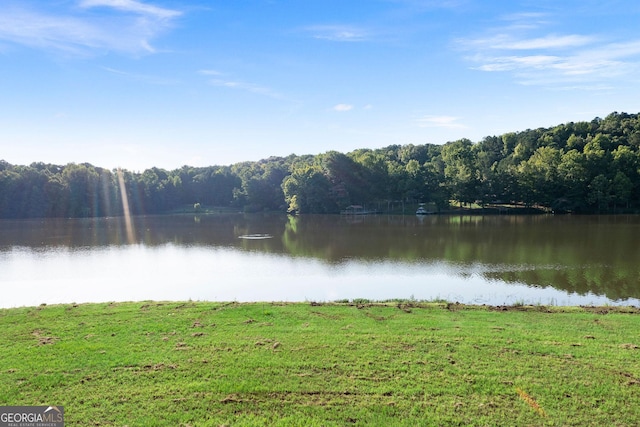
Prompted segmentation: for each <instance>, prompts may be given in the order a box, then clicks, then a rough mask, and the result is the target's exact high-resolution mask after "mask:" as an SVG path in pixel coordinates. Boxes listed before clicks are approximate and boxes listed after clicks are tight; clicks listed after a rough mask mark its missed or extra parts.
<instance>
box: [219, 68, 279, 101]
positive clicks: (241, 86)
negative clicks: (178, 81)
mask: <svg viewBox="0 0 640 427" xmlns="http://www.w3.org/2000/svg"><path fill="white" fill-rule="evenodd" d="M214 75H222V73H220V74H214ZM209 84H211V85H213V86H219V87H225V88H229V89H237V90H242V91H246V92H250V93H254V94H256V95H263V96H267V97H269V98H273V99H284V96H283V95H282V94H280V93H278V92H276V91H274V90H273V89H270V88H268V87H265V86H260V85H257V84H254V83H248V82H244V81H240V80H225V79H211V80H209Z"/></svg>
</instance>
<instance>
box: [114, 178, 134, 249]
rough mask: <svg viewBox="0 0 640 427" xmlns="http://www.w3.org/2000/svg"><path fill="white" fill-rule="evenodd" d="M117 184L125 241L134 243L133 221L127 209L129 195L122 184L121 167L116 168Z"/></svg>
mask: <svg viewBox="0 0 640 427" xmlns="http://www.w3.org/2000/svg"><path fill="white" fill-rule="evenodd" d="M118 184H119V186H120V196H121V198H122V209H123V211H124V225H125V228H126V229H127V242H128V243H130V244H131V243H135V238H134V236H133V221H131V211H130V210H129V196H127V187H126V186H125V184H124V174H123V173H122V169H118Z"/></svg>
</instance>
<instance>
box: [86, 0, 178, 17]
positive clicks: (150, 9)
mask: <svg viewBox="0 0 640 427" xmlns="http://www.w3.org/2000/svg"><path fill="white" fill-rule="evenodd" d="M80 7H84V8H90V7H112V8H114V9H118V10H122V11H124V12H133V13H138V14H142V15H148V16H153V17H156V18H159V19H170V18H175V17H178V16H180V15H182V12H179V11H177V10H171V9H164V8H161V7H158V6H153V5H151V4H147V3H143V2H139V1H135V0H82V1H81V2H80Z"/></svg>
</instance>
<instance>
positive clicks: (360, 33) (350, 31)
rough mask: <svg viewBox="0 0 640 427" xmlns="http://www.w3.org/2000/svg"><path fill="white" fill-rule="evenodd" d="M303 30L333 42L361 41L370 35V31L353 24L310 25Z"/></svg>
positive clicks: (367, 38) (315, 36) (312, 35)
mask: <svg viewBox="0 0 640 427" xmlns="http://www.w3.org/2000/svg"><path fill="white" fill-rule="evenodd" d="M303 30H304V31H305V32H306V33H308V34H310V35H311V37H313V38H316V39H321V40H329V41H334V42H362V41H366V40H369V39H370V38H371V36H372V34H371V32H369V31H367V30H365V29H364V28H361V27H357V26H354V25H312V26H309V27H305V28H304V29H303Z"/></svg>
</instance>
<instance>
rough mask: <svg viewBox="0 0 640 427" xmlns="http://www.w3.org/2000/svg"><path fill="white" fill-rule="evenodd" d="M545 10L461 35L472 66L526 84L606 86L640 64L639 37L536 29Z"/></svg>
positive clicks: (460, 44)
mask: <svg viewBox="0 0 640 427" xmlns="http://www.w3.org/2000/svg"><path fill="white" fill-rule="evenodd" d="M543 18H546V15H543V14H537V13H535V14H527V13H522V14H517V15H511V16H509V17H505V18H504V20H505V21H508V22H509V25H508V26H506V27H501V28H497V29H493V30H489V31H488V32H489V33H493V34H489V35H486V36H483V37H476V38H467V39H459V40H457V41H456V44H457V46H458V47H460V48H461V49H463V50H464V51H467V52H471V54H470V55H467V57H466V58H467V59H468V60H469V61H471V62H473V63H475V64H476V65H475V66H473V68H474V69H476V70H480V71H486V72H507V73H510V74H512V75H513V77H514V79H515V81H516V82H518V83H520V84H524V85H541V86H548V87H558V86H562V87H571V88H573V87H582V88H585V89H586V88H588V89H592V90H593V89H594V88H603V87H605V88H610V84H609V82H612V79H613V78H614V77H615V78H621V77H624V76H629V77H633V75H635V74H637V72H638V70H639V69H640V40H632V41H628V42H624V43H616V42H611V41H608V40H604V39H602V38H601V37H596V36H593V35H583V34H540V33H541V32H543V31H544V28H545V26H546V25H549V23H548V22H545V21H543Z"/></svg>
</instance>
